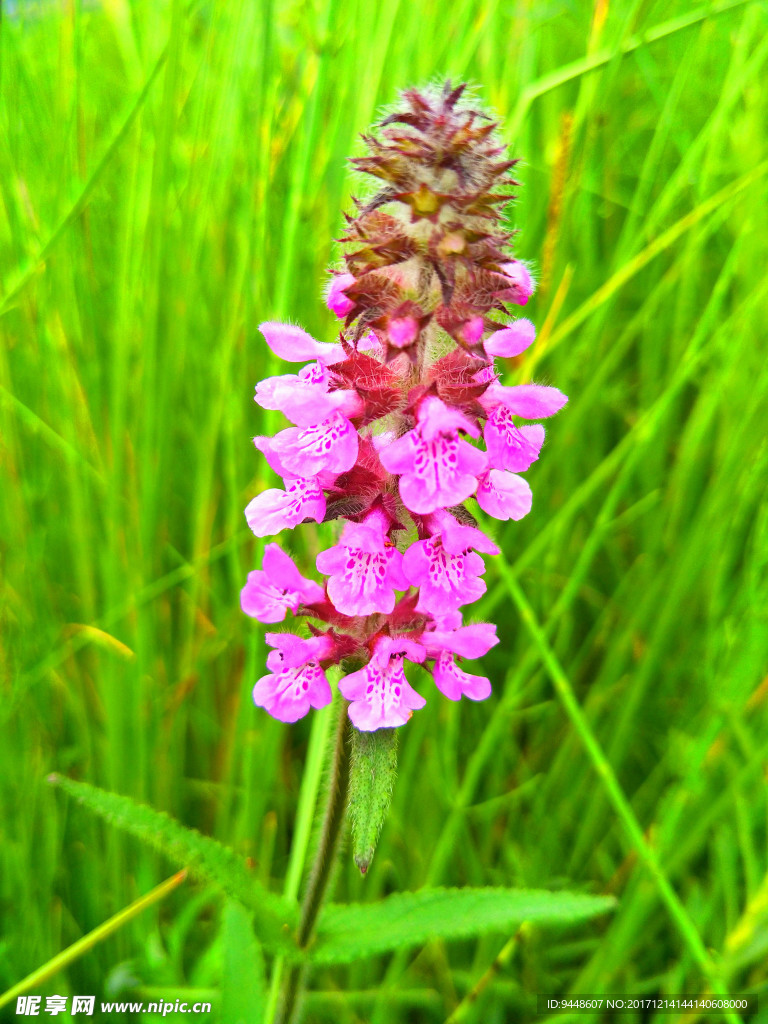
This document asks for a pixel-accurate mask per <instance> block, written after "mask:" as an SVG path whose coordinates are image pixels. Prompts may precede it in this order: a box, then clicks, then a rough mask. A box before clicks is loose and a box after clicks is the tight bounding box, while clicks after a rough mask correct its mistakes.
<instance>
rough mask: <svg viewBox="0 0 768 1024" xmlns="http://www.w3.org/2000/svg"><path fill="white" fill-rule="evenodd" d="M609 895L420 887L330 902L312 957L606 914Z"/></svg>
mask: <svg viewBox="0 0 768 1024" xmlns="http://www.w3.org/2000/svg"><path fill="white" fill-rule="evenodd" d="M615 906H616V901H615V900H614V899H613V897H611V896H587V895H582V894H581V893H573V892H546V891H544V890H541V889H496V888H488V889H421V890H420V891H419V892H406V893H397V894H395V895H394V896H388V897H387V898H386V899H383V900H378V901H376V902H373V903H351V904H348V905H347V906H342V905H340V904H333V903H332V904H329V905H328V906H327V907H326V908H325V910H324V911H323V912H322V914H321V915H320V922H319V926H318V932H317V941H316V943H315V945H314V947H313V949H312V952H311V957H312V960H313V961H314V962H315V963H329V964H332V963H338V964H341V963H352V962H353V961H355V960H364V959H365V958H366V957H369V956H375V955H377V954H379V953H389V952H391V951H392V950H394V949H401V948H403V947H405V946H420V945H422V944H423V943H425V942H427V941H428V940H430V939H463V938H469V937H471V936H474V935H482V934H484V933H486V932H506V933H509V932H511V931H514V930H515V929H516V928H518V927H519V926H520V925H521V924H522V923H523V922H524V921H528V922H533V923H536V924H570V923H573V922H576V921H582V920H586V919H588V918H591V917H596V916H597V915H599V914H605V913H607V912H608V911H609V910H612V909H613V908H614V907H615Z"/></svg>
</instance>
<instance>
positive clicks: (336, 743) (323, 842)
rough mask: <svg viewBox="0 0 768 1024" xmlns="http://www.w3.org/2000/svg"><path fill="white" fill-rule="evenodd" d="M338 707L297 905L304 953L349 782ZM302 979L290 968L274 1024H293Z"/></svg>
mask: <svg viewBox="0 0 768 1024" xmlns="http://www.w3.org/2000/svg"><path fill="white" fill-rule="evenodd" d="M339 703H340V707H339V718H338V723H337V725H336V732H335V735H334V739H333V747H332V749H331V754H330V763H329V766H328V779H327V783H326V793H327V796H326V804H325V810H324V812H323V820H322V824H321V826H320V835H319V837H318V842H317V847H316V849H315V856H314V860H313V863H312V869H311V871H310V875H309V881H308V883H307V890H306V892H305V894H304V899H303V901H302V904H301V918H300V920H299V929H298V933H297V936H296V940H297V942H298V945H299V946H300V948H302V949H305V948H306V947H307V946H308V945H309V943H310V941H311V939H312V935H313V933H314V928H315V922H316V921H317V915H318V913H319V912H320V908H321V906H322V905H323V899H324V897H325V891H326V889H327V888H328V882H329V880H330V877H331V873H332V871H333V865H334V862H335V859H336V851H337V848H338V845H339V838H340V836H341V826H342V822H343V821H344V812H345V809H346V803H347V787H348V782H349V741H348V736H347V733H348V731H349V719H348V717H347V707H348V704H347V701H345V700H341V701H340V702H339ZM305 975H306V968H305V967H303V966H301V965H294V966H292V967H291V968H290V970H289V972H288V974H287V976H286V978H285V982H284V985H283V993H282V999H281V1006H280V1010H279V1011H278V1014H277V1018H276V1024H291V1021H293V1020H294V1015H295V1012H296V1006H297V1002H298V998H299V995H300V994H301V991H302V989H303V987H304V978H305Z"/></svg>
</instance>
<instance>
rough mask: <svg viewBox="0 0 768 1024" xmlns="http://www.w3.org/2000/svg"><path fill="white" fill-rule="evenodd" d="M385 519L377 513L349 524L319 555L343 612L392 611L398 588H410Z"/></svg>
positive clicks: (331, 592) (336, 605)
mask: <svg viewBox="0 0 768 1024" xmlns="http://www.w3.org/2000/svg"><path fill="white" fill-rule="evenodd" d="M382 518H383V517H382V516H380V515H378V514H375V513H374V514H373V515H371V516H368V518H367V519H366V520H365V521H364V522H362V523H348V524H347V525H346V526H345V527H344V531H343V533H342V535H341V540H340V542H339V543H338V544H336V545H335V546H334V547H332V548H329V549H328V550H327V551H321V552H320V554H319V555H318V556H317V568H318V571H319V572H322V573H324V574H325V575H327V576H330V579H329V580H328V597H329V598H330V599H331V601H332V602H333V606H334V608H336V610H337V611H339V612H341V613H342V615H371V614H373V613H374V612H381V613H383V614H385V615H386V614H389V612H391V611H392V609H393V608H394V607H395V591H396V590H407V588H408V581H407V580H406V578H405V576H404V575H403V570H402V561H403V556H402V555H401V554H400V552H399V551H398V550H397V548H396V547H395V545H394V544H393V543H392V542H391V541H389V540H387V537H386V535H385V533H384V525H383V523H382Z"/></svg>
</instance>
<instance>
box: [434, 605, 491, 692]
mask: <svg viewBox="0 0 768 1024" xmlns="http://www.w3.org/2000/svg"><path fill="white" fill-rule="evenodd" d="M436 626H437V628H436V629H432V630H431V631H429V632H426V633H423V634H422V636H421V638H420V640H421V643H422V644H423V645H424V646H425V647H426V649H427V657H430V658H434V659H435V665H434V669H433V676H434V680H435V685H436V686H437V688H438V690H440V692H441V693H443V694H444V695H445V696H446V697H448V698H449V700H459V698H460V697H461V696H462V695H463V696H465V697H469V698H470V700H485V698H486V697H488V696H489V695H490V693H491V684H490V682H489V681H488V679H486V678H485V676H474V675H470V674H469V673H468V672H465V671H464V670H463V669H462V668H459V666H458V665H457V664H456V659H455V657H454V655H457V654H458V655H459V656H460V657H462V658H482V656H483V655H484V654H487V653H488V651H490V649H491V648H492V647H494V646H495V645H496V644H497V643H498V642H499V639H498V637H497V636H496V626H495V625H494V624H493V623H490V622H475V623H472V624H471V625H469V626H455V627H454V628H450V627H452V626H454V623H453V622H452V621H450V620H448V621H445V622H443V623H436Z"/></svg>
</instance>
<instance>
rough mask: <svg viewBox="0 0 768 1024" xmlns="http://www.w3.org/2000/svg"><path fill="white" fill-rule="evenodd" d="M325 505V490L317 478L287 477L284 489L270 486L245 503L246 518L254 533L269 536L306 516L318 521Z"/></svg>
mask: <svg viewBox="0 0 768 1024" xmlns="http://www.w3.org/2000/svg"><path fill="white" fill-rule="evenodd" d="M325 507H326V501H325V494H324V493H323V489H322V488H321V487H320V484H319V483H318V481H317V480H316V479H314V478H309V479H307V478H306V477H300V476H297V477H286V480H285V490H284V491H281V490H280V489H279V488H277V487H270V488H269V489H268V490H266V491H262V492H261V494H257V495H256V497H255V498H253V499H252V500H251V501H250V502H249V503H248V505H247V506H246V509H245V518H246V520H247V521H248V525H249V526H250V528H251V529H252V530H253V532H254V533H255V535H256V536H257V537H269V536H270V535H271V534H274V533H280V531H281V530H292V529H293V528H294V526H297V525H298V524H299V523H303V522H304V520H305V519H314V520H315V522H317V523H321V522H322V521H323V517H324V516H325Z"/></svg>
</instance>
